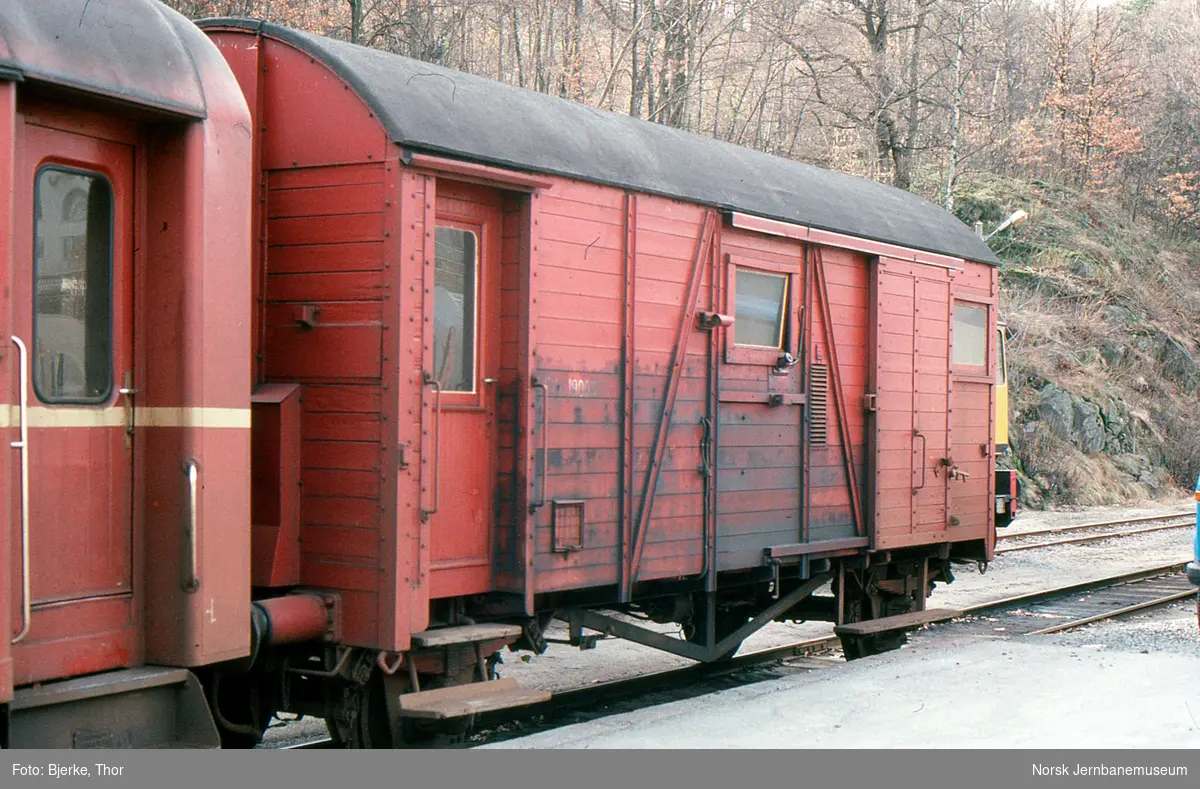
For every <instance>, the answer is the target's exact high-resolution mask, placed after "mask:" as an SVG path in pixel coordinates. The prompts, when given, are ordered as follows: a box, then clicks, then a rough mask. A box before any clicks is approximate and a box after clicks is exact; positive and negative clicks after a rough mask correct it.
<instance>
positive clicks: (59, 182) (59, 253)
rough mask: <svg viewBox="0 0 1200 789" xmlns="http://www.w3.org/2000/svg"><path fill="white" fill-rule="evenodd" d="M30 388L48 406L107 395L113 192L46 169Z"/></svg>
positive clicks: (37, 229) (37, 189) (92, 178)
mask: <svg viewBox="0 0 1200 789" xmlns="http://www.w3.org/2000/svg"><path fill="white" fill-rule="evenodd" d="M33 202H34V238H35V243H34V257H33V280H34V296H33V298H34V309H33V342H34V351H33V360H32V364H31V366H32V368H33V386H34V391H35V392H36V393H37V396H38V397H39V398H40V399H41V400H42V401H43V402H47V403H88V402H91V403H98V402H103V401H105V400H107V399H108V397H109V395H110V394H111V392H112V347H113V338H112V223H113V198H112V187H111V186H110V185H109V183H108V181H107V180H106V179H105V178H104V177H102V176H100V175H95V174H92V173H82V172H77V171H72V170H65V169H62V168H57V167H46V168H43V169H42V170H41V171H40V172H39V173H38V175H37V181H36V183H35V186H34V201H33Z"/></svg>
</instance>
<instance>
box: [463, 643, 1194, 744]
mask: <svg viewBox="0 0 1200 789" xmlns="http://www.w3.org/2000/svg"><path fill="white" fill-rule="evenodd" d="M1035 638H1037V637H1035ZM1198 679H1200V661H1197V659H1196V658H1195V657H1193V656H1185V655H1179V654H1171V653H1161V652H1160V653H1151V654H1141V653H1133V652H1107V651H1097V650H1094V649H1087V648H1080V647H1075V646H1069V645H1064V644H1061V643H1055V642H1052V641H1020V642H1015V641H1005V640H1000V639H985V640H971V641H968V642H964V643H961V644H958V645H956V647H954V648H947V645H946V644H945V643H944V642H943V643H941V644H940V645H939V648H938V649H937V650H936V651H935V650H932V649H922V648H920V647H915V646H914V647H908V648H905V649H902V650H900V651H898V652H892V653H888V654H884V655H879V656H876V657H872V658H866V659H864V660H859V661H854V662H852V663H847V664H843V665H840V666H837V667H834V668H826V669H819V670H814V671H810V672H807V673H804V674H798V675H795V676H791V677H787V678H784V679H780V680H774V681H771V682H765V683H761V684H758V685H753V686H749V687H744V688H737V689H734V690H729V691H722V692H719V693H714V694H711V695H708V696H702V697H699V698H695V699H691V700H688V701H683V702H676V703H672V704H665V705H662V706H659V707H652V708H649V709H644V710H639V711H637V712H633V713H627V714H624V715H617V716H612V717H608V718H603V719H599V720H595V721H591V722H588V723H582V724H576V725H574V726H567V727H565V728H561V729H557V730H554V731H550V732H545V733H542V734H536V735H533V736H530V737H524V738H521V739H516V740H509V741H507V742H502V743H497V744H495V745H490V746H484V747H491V748H920V747H936V748H1022V747H1037V748H1150V747H1153V748H1196V747H1200V682H1197V680H1198Z"/></svg>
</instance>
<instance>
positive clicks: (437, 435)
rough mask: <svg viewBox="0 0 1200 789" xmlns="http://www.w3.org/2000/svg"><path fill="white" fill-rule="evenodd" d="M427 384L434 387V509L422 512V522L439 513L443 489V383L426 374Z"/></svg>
mask: <svg viewBox="0 0 1200 789" xmlns="http://www.w3.org/2000/svg"><path fill="white" fill-rule="evenodd" d="M425 384H426V385H428V386H432V387H433V393H434V394H433V507H432V508H431V509H428V510H421V520H422V521H426V520H429V516H430V515H433V514H435V513H437V511H438V491H439V489H440V488H441V478H440V477H441V472H442V463H441V457H442V382H441V381H439V380H438V379H436V378H434V377H433V376H432V375H430V374H429V373H425Z"/></svg>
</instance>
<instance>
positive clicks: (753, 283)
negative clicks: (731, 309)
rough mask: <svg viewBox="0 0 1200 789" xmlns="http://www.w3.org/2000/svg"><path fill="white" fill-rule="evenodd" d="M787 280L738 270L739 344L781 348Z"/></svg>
mask: <svg viewBox="0 0 1200 789" xmlns="http://www.w3.org/2000/svg"><path fill="white" fill-rule="evenodd" d="M787 290H788V278H787V276H785V275H782V274H766V273H763V272H759V271H750V270H748V269H744V268H739V269H738V271H737V297H736V299H735V305H736V311H735V313H734V322H735V325H736V326H737V344H738V345H753V346H757V347H760V348H782V347H783V328H784V318H785V317H786V315H787V311H786V309H785V308H786V305H787V303H788V298H787V295H788V293H787Z"/></svg>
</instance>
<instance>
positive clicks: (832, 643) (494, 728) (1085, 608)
mask: <svg viewBox="0 0 1200 789" xmlns="http://www.w3.org/2000/svg"><path fill="white" fill-rule="evenodd" d="M1185 566H1186V562H1176V563H1172V564H1168V565H1162V566H1158V567H1150V568H1146V569H1142V570H1136V571H1133V572H1128V573H1122V574H1119V575H1115V576H1108V577H1105V578H1099V579H1095V580H1092V581H1086V582H1083V583H1077V584H1070V585H1066V586H1061V587H1056V588H1053V589H1044V590H1039V591H1037V592H1032V593H1029V594H1022V595H1015V596H1012V597H1007V598H1003V599H999V600H992V601H988V602H985V603H980V604H977V605H973V606H968V607H966V608H964V609H961V611H962V614H961V616H959V617H957V618H954V619H947V620H943V621H940V622H936V623H934V627H932V628H931V629H927V630H922V631H919V634H918V636H917V638H919V639H921V640H926V639H937V638H941V637H944V636H947V635H970V634H977V633H986V634H989V635H999V634H1002V635H1004V636H1014V635H1015V636H1032V635H1046V634H1051V633H1058V632H1063V631H1066V630H1071V629H1074V628H1078V627H1083V626H1085V625H1088V624H1091V623H1093V622H1098V621H1102V620H1105V619H1113V618H1118V617H1122V616H1127V615H1129V614H1132V613H1136V612H1138V611H1146V610H1150V609H1152V608H1156V607H1160V606H1164V605H1168V604H1170V603H1173V602H1177V601H1180V600H1184V599H1186V598H1188V597H1195V596H1196V593H1197V592H1196V587H1194V586H1193V585H1192V584H1191V583H1190V582H1189V581H1188V580H1187V578H1186V576H1185V575H1184V574H1183V571H1184V567H1185ZM839 653H840V642H839V639H838V638H837V636H832V635H831V636H825V637H821V638H813V639H808V640H805V641H800V642H796V643H791V644H785V645H783V646H779V647H772V648H769V649H763V650H757V651H755V652H750V653H747V654H743V655H738V656H737V657H734V658H733V659H731V660H728V661H724V662H721V663H709V664H703V663H698V664H695V665H690V666H684V667H682V668H676V669H669V670H666V671H659V672H654V673H650V674H644V675H640V676H637V677H632V678H628V679H620V680H613V681H610V682H602V683H597V684H595V685H589V686H586V687H581V688H574V689H571V690H566V691H559V692H557V693H555V694H554V696H553V698H551V699H550V700H549V701H546V702H543V703H540V704H535V705H531V706H529V707H525V708H522V709H520V710H519V711H517V712H516V714H514V711H513V710H507V711H504V712H497V713H486V714H483V715H480V716H478V718H477V719H476V734H474V735H473V736H472V737H470V738H469V739H468V740H467V741H466V742H463V743H456V744H454V745H452V746H451V747H472V746H475V745H479V744H482V743H484V742H494V741H499V740H504V739H510V738H512V737H518V736H524V735H526V734H530V733H533V732H535V731H542V730H545V729H549V728H557V727H560V726H565V725H569V724H571V723H577V722H581V721H584V720H589V719H593V718H597V717H604V716H607V715H611V714H615V713H619V712H624V711H628V710H633V709H638V708H644V707H647V706H652V705H655V704H660V703H665V702H668V701H679V700H683V699H687V698H692V697H695V696H699V695H704V694H707V693H712V692H714V691H717V690H722V689H724V688H728V687H737V686H742V685H749V684H755V683H757V682H762V681H764V680H768V679H775V678H778V677H781V676H786V675H787V674H791V673H796V672H797V671H809V670H813V669H819V668H827V667H834V666H837V665H838V664H839V663H841V662H843V661H842V659H841V658H840V654H839ZM332 745H333V744H332V742H331V741H330V740H329V739H328V738H322V739H314V740H311V741H307V742H302V743H297V744H294V745H288V746H283V747H285V748H289V749H292V748H328V747H332Z"/></svg>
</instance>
